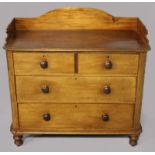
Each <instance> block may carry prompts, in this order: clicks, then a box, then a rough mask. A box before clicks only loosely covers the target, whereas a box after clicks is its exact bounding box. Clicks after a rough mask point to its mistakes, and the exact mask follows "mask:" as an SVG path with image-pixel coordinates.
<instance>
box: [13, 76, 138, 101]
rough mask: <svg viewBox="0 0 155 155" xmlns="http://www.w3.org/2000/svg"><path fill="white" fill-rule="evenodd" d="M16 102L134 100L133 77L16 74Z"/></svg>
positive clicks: (134, 86)
mask: <svg viewBox="0 0 155 155" xmlns="http://www.w3.org/2000/svg"><path fill="white" fill-rule="evenodd" d="M16 89H17V100H18V102H53V103H79V102H80V103H134V102H135V90H136V78H135V77H82V76H70V77H67V76H66V77H61V76H59V77H54V76H45V77H44V76H35V77H34V76H17V77H16Z"/></svg>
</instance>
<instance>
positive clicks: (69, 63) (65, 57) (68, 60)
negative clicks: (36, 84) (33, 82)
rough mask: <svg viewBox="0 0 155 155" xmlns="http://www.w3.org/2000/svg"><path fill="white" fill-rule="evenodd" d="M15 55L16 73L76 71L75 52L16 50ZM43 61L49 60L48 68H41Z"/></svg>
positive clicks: (36, 73)
mask: <svg viewBox="0 0 155 155" xmlns="http://www.w3.org/2000/svg"><path fill="white" fill-rule="evenodd" d="M13 57H14V67H15V74H16V75H50V74H53V73H74V54H69V53H61V54H59V53H45V52H41V53H37V52H36V53H22V52H20V53H18V52H14V54H13ZM42 61H47V62H48V67H47V68H46V69H43V68H41V66H40V62H42Z"/></svg>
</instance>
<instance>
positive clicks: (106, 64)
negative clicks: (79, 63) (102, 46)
mask: <svg viewBox="0 0 155 155" xmlns="http://www.w3.org/2000/svg"><path fill="white" fill-rule="evenodd" d="M104 67H105V68H106V69H111V68H112V62H111V61H110V60H106V61H105V62H104Z"/></svg>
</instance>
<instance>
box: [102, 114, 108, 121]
mask: <svg viewBox="0 0 155 155" xmlns="http://www.w3.org/2000/svg"><path fill="white" fill-rule="evenodd" d="M102 120H103V121H104V122H107V121H109V115H108V114H104V115H102Z"/></svg>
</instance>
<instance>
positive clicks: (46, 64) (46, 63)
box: [40, 61, 48, 69]
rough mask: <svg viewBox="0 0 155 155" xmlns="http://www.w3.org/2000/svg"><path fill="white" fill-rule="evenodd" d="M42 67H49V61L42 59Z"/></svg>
mask: <svg viewBox="0 0 155 155" xmlns="http://www.w3.org/2000/svg"><path fill="white" fill-rule="evenodd" d="M40 67H41V68H43V69H45V68H47V67H48V62H47V61H41V62H40Z"/></svg>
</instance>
